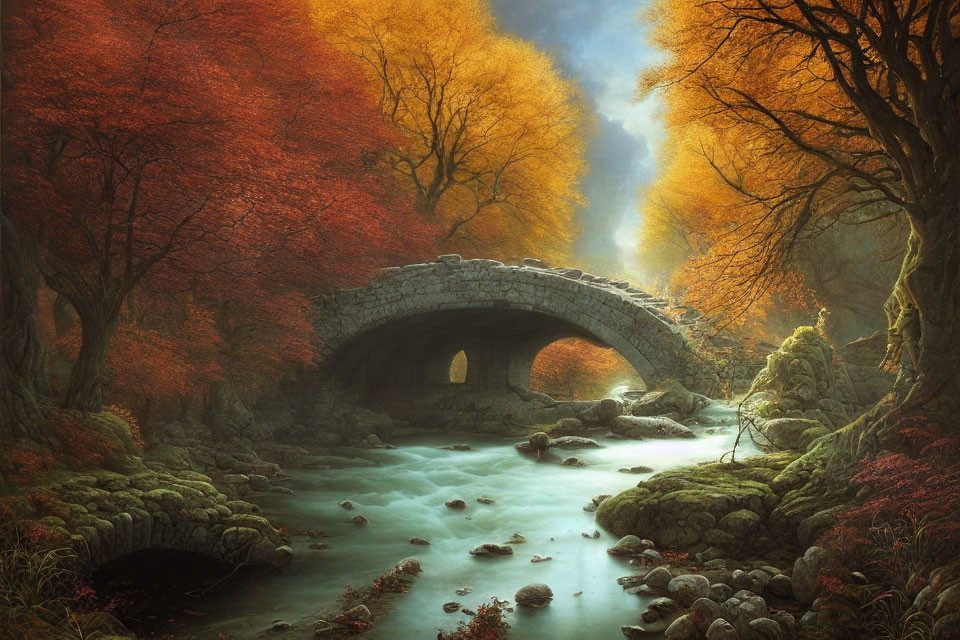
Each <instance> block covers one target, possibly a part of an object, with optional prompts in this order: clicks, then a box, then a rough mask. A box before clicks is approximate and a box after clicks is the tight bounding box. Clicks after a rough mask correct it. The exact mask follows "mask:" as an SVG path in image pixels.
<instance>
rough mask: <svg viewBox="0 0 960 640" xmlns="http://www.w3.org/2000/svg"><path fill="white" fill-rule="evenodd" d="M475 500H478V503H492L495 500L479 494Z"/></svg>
mask: <svg viewBox="0 0 960 640" xmlns="http://www.w3.org/2000/svg"><path fill="white" fill-rule="evenodd" d="M477 502H479V503H480V504H493V503H494V502H496V500H494V499H493V498H488V497H487V496H480V497H479V498H477Z"/></svg>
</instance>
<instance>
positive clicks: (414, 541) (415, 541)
mask: <svg viewBox="0 0 960 640" xmlns="http://www.w3.org/2000/svg"><path fill="white" fill-rule="evenodd" d="M410 544H418V545H421V546H424V547H425V546H427V545H429V544H430V541H429V540H426V539H424V538H410Z"/></svg>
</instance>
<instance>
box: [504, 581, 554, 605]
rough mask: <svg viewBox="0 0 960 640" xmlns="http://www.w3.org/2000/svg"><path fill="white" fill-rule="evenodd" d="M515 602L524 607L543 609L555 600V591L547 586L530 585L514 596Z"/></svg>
mask: <svg viewBox="0 0 960 640" xmlns="http://www.w3.org/2000/svg"><path fill="white" fill-rule="evenodd" d="M513 599H514V601H516V603H517V604H518V605H520V606H523V607H536V608H541V607H545V606H547V605H548V604H550V600H552V599H553V591H552V590H551V589H550V587H548V586H547V585H545V584H541V583H534V584H528V585H527V586H525V587H520V589H519V590H518V591H517V592H516V593H515V594H514V596H513Z"/></svg>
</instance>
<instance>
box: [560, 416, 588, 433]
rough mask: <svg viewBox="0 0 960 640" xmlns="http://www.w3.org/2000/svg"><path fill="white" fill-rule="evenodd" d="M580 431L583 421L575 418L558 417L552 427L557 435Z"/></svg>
mask: <svg viewBox="0 0 960 640" xmlns="http://www.w3.org/2000/svg"><path fill="white" fill-rule="evenodd" d="M582 431H583V421H581V420H579V419H577V418H560V419H559V420H557V424H556V425H555V426H554V427H553V429H552V433H555V434H557V435H558V436H575V435H577V434H578V433H581V432H582Z"/></svg>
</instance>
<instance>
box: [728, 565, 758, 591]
mask: <svg viewBox="0 0 960 640" xmlns="http://www.w3.org/2000/svg"><path fill="white" fill-rule="evenodd" d="M730 586H731V587H733V588H734V589H738V590H739V589H749V588H750V587H752V586H753V578H751V577H750V576H749V575H747V572H746V571H744V570H743V569H734V570H733V573H731V574H730Z"/></svg>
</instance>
